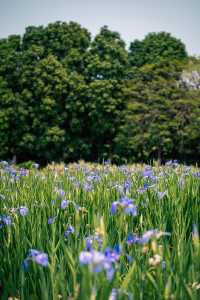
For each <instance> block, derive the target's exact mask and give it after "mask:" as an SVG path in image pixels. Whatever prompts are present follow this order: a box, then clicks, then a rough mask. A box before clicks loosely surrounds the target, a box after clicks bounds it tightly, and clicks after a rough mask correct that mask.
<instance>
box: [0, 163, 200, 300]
mask: <svg viewBox="0 0 200 300" xmlns="http://www.w3.org/2000/svg"><path fill="white" fill-rule="evenodd" d="M144 168H145V166H142V165H141V166H140V165H135V166H124V167H121V168H117V167H116V166H112V165H102V166H101V165H95V164H79V165H77V164H72V165H69V166H67V168H64V166H58V167H56V166H55V167H48V168H46V169H43V170H34V169H33V170H29V171H28V174H27V175H26V176H21V175H20V171H19V170H18V171H17V173H16V174H13V173H12V172H11V171H10V170H6V169H5V168H3V167H2V168H1V171H0V195H1V196H0V216H10V217H11V220H12V224H11V225H5V224H3V226H1V227H2V228H0V299H2V300H3V299H8V298H9V297H10V298H11V299H15V298H17V299H20V300H25V299H26V300H27V299H28V300H32V299H33V300H35V299H39V300H40V299H41V300H47V299H48V300H51V299H52V300H54V299H64V300H67V299H71V300H72V299H74V300H75V299H84V300H87V299H91V300H92V299H93V300H94V299H100V300H104V299H106V300H107V299H135V300H136V299H141V300H142V299H144V300H149V299H177V300H179V299H181V300H182V299H193V300H194V299H196V300H197V299H200V240H199V237H198V232H197V231H196V232H193V234H192V231H193V228H194V225H196V226H197V228H198V229H199V227H200V178H199V177H198V176H195V175H194V173H196V172H197V171H198V170H195V168H190V169H189V168H186V167H184V166H173V165H172V166H163V167H153V172H154V174H155V176H156V178H157V179H156V182H154V181H153V182H152V179H151V178H144V176H143V175H142V171H143V170H144ZM197 175H198V174H197ZM88 176H89V177H88ZM125 180H128V183H129V184H130V183H131V186H130V188H129V189H127V190H126V197H128V198H131V199H133V200H134V204H135V205H137V208H138V213H137V216H130V215H126V214H124V212H123V211H122V210H120V209H119V210H118V212H117V214H116V215H112V214H111V205H112V202H113V201H118V200H119V198H120V197H121V194H120V193H122V192H125V190H124V189H123V186H124V182H125ZM85 183H87V185H86V186H85ZM144 183H147V184H148V188H147V189H146V190H145V191H144V193H140V192H139V190H138V189H139V188H142V187H143V186H144ZM60 190H63V191H65V195H64V196H61V195H60ZM164 191H165V192H166V194H165V195H164V197H163V198H161V199H160V198H159V194H158V192H164ZM124 196H125V195H124ZM63 199H67V200H70V201H73V202H74V203H75V204H76V205H78V206H79V209H78V207H76V206H75V204H74V203H70V204H69V205H68V206H67V207H66V208H65V209H61V203H62V200H63ZM52 201H53V202H52ZM21 206H25V207H27V208H28V209H29V211H28V214H27V215H26V216H21V215H20V214H19V211H18V209H19V207H21ZM54 216H56V219H55V222H54V223H53V224H48V219H49V218H50V217H54ZM0 224H1V223H0ZM69 225H72V226H73V227H74V229H75V232H74V233H71V234H69V235H68V236H67V237H65V236H64V232H65V231H66V229H67V227H68V226H69ZM149 229H158V230H159V231H161V232H169V233H170V234H171V235H170V236H160V237H159V236H156V237H154V238H152V239H150V241H149V242H148V243H146V244H145V245H140V244H138V243H132V244H131V245H128V244H127V238H128V235H129V234H130V233H135V234H137V235H139V236H141V235H142V234H143V233H144V232H145V231H147V230H149ZM95 233H97V234H98V235H99V237H101V238H102V246H101V251H104V249H106V247H108V246H109V247H111V248H113V247H114V246H115V245H117V244H118V245H120V247H121V252H120V255H119V261H118V263H117V264H116V265H115V274H114V276H113V278H112V279H111V280H110V281H109V280H108V279H107V277H106V274H105V272H104V271H102V272H99V273H94V272H92V270H91V269H90V267H89V266H87V265H81V264H80V261H79V255H80V253H81V251H84V250H85V238H86V237H88V236H91V235H94V234H95ZM29 249H37V250H39V251H41V252H44V253H47V254H48V257H49V265H48V266H47V267H43V266H41V265H39V264H37V263H36V262H30V264H29V268H28V270H26V269H24V267H23V262H24V260H25V259H26V257H27V253H28V251H29ZM94 249H96V250H97V249H98V245H95V244H94ZM130 257H131V259H130ZM156 257H157V258H159V259H158V260H156ZM113 289H116V294H117V296H116V298H115V296H114V294H115V290H113Z"/></svg>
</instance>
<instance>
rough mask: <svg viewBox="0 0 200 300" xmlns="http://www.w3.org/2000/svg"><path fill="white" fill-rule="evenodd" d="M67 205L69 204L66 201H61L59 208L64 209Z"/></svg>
mask: <svg viewBox="0 0 200 300" xmlns="http://www.w3.org/2000/svg"><path fill="white" fill-rule="evenodd" d="M68 204H69V201H68V200H62V202H61V205H60V208H61V209H65V208H66V207H67V206H68Z"/></svg>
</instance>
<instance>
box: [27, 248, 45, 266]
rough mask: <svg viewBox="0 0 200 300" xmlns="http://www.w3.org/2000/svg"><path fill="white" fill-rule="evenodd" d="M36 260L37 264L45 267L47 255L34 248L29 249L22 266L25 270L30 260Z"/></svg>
mask: <svg viewBox="0 0 200 300" xmlns="http://www.w3.org/2000/svg"><path fill="white" fill-rule="evenodd" d="M31 261H32V262H36V263H37V264H38V265H41V266H43V267H47V266H48V265H49V260H48V255H47V254H46V253H44V252H41V251H39V250H36V249H30V250H29V251H28V255H27V257H26V259H25V260H24V262H23V267H24V269H25V270H28V267H29V263H30V262H31Z"/></svg>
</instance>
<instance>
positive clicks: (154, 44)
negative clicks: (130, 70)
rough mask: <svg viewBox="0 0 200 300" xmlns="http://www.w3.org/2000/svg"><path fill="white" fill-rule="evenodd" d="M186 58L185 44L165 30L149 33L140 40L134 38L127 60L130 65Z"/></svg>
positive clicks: (138, 65)
mask: <svg viewBox="0 0 200 300" xmlns="http://www.w3.org/2000/svg"><path fill="white" fill-rule="evenodd" d="M186 59H187V52H186V49H185V45H184V44H183V43H182V41H181V40H179V39H177V38H175V37H173V36H171V34H170V33H167V32H159V33H155V32H153V33H149V34H148V35H147V36H146V37H145V38H144V39H143V40H142V41H139V40H135V41H134V42H132V43H131V44H130V49H129V61H130V64H131V65H132V66H137V67H141V66H143V65H145V64H157V63H160V62H161V61H162V60H167V61H171V60H181V61H182V60H186Z"/></svg>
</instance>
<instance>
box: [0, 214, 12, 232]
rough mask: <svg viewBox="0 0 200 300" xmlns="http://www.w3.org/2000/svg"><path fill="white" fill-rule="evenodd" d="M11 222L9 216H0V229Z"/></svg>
mask: <svg viewBox="0 0 200 300" xmlns="http://www.w3.org/2000/svg"><path fill="white" fill-rule="evenodd" d="M11 224H12V220H11V217H10V216H0V229H1V228H3V227H4V226H9V225H11Z"/></svg>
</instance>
